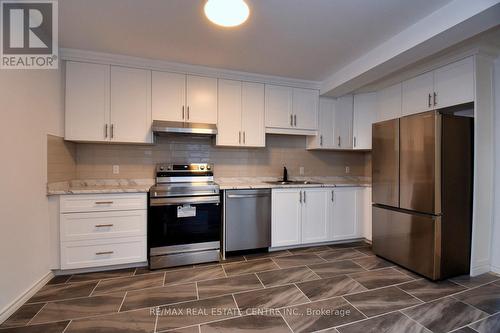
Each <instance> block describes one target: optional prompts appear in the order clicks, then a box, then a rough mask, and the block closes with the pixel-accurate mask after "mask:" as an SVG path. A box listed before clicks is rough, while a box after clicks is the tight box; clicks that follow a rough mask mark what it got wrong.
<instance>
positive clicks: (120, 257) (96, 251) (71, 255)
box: [61, 236, 147, 269]
mask: <svg viewBox="0 0 500 333" xmlns="http://www.w3.org/2000/svg"><path fill="white" fill-rule="evenodd" d="M146 260H147V258H146V237H145V236H139V237H126V238H116V239H111V240H110V239H103V240H92V241H76V242H62V243H61V269H76V268H86V267H99V266H109V265H119V264H129V263H136V262H137V263H138V262H144V261H146Z"/></svg>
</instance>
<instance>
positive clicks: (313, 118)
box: [292, 88, 319, 130]
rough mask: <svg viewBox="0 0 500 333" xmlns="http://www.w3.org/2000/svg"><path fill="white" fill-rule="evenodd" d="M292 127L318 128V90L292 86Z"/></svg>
mask: <svg viewBox="0 0 500 333" xmlns="http://www.w3.org/2000/svg"><path fill="white" fill-rule="evenodd" d="M292 101H293V102H292V114H293V127H294V128H299V129H305V130H316V129H317V128H318V104H319V91H318V90H311V89H299V88H293V99H292Z"/></svg>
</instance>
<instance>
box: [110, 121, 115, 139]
mask: <svg viewBox="0 0 500 333" xmlns="http://www.w3.org/2000/svg"><path fill="white" fill-rule="evenodd" d="M110 132H111V139H113V138H114V137H115V124H111V130H110Z"/></svg>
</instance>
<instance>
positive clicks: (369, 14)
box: [59, 0, 450, 81]
mask: <svg viewBox="0 0 500 333" xmlns="http://www.w3.org/2000/svg"><path fill="white" fill-rule="evenodd" d="M246 1H247V3H248V4H249V6H250V10H251V14H250V18H249V19H248V21H247V22H246V23H245V24H244V25H243V26H240V27H238V28H233V29H226V28H220V27H217V26H215V25H213V24H211V23H210V22H209V21H208V20H207V19H206V18H205V16H204V15H203V4H204V3H205V1H204V0H60V1H59V12H60V15H59V34H60V37H59V38H60V39H59V43H60V46H61V47H65V48H76V49H84V50H90V51H98V52H107V53H117V54H123V55H130V56H136V57H143V58H151V59H158V60H165V61H172V62H180V63H186V64H196V65H204V66H210V67H218V68H225V69H231V70H239V71H246V72H252V73H260V74H267V75H277V76H284V77H290V78H298V79H305V80H315V81H322V80H324V79H325V78H326V77H328V76H329V75H330V74H332V73H333V72H336V71H338V70H339V69H341V68H342V67H343V66H345V65H347V64H349V63H350V62H352V61H353V60H355V59H356V58H358V57H360V56H362V55H364V54H365V53H367V52H368V51H370V50H372V49H373V48H375V47H376V46H377V45H379V44H381V43H382V42H384V41H386V40H387V39H389V38H391V37H393V36H394V35H396V34H397V33H399V32H400V31H402V30H404V29H405V28H407V27H409V26H411V25H412V24H414V23H415V22H417V21H418V20H420V19H422V18H423V17H425V16H427V15H429V14H430V13H432V12H434V11H436V10H437V9H439V8H441V7H442V6H444V5H445V4H447V3H449V2H450V0H418V1H415V0H246Z"/></svg>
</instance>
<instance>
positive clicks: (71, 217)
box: [61, 210, 147, 242]
mask: <svg viewBox="0 0 500 333" xmlns="http://www.w3.org/2000/svg"><path fill="white" fill-rule="evenodd" d="M146 225H147V213H146V210H127V211H110V212H92V213H72V214H61V241H63V242H64V241H78V240H90V239H105V238H116V237H131V236H145V235H146Z"/></svg>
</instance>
